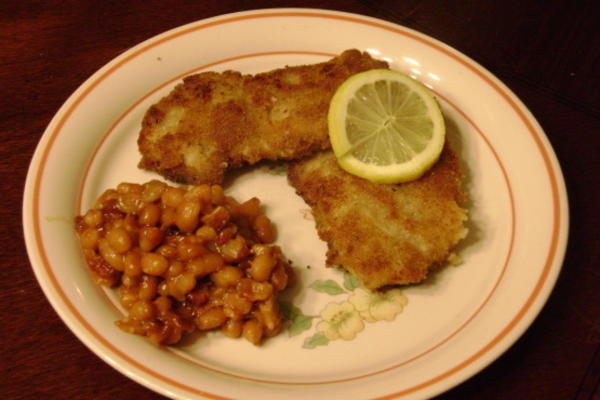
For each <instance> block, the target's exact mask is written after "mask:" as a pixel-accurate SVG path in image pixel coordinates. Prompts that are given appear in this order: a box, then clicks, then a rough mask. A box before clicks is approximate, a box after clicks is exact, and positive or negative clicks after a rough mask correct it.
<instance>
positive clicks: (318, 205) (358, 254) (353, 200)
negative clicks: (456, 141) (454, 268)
mask: <svg viewBox="0 0 600 400" xmlns="http://www.w3.org/2000/svg"><path fill="white" fill-rule="evenodd" d="M288 180H289V182H290V183H291V185H292V186H293V187H294V188H296V191H297V192H298V194H299V195H300V196H302V197H303V198H304V200H305V201H306V203H308V204H309V205H310V206H311V207H312V211H313V215H314V217H315V221H316V225H317V231H318V234H319V236H320V238H321V239H323V240H324V241H325V242H327V245H328V251H327V265H328V266H338V265H339V266H342V267H343V268H345V269H346V270H348V271H349V272H351V273H352V274H354V275H355V276H356V277H357V278H358V279H359V280H360V281H361V283H362V284H363V285H364V286H365V287H367V288H369V289H372V290H375V289H378V288H381V287H383V286H386V285H394V284H408V283H417V282H420V281H422V280H423V279H425V278H426V277H427V275H428V273H429V271H430V270H432V269H435V268H437V267H439V266H440V265H441V264H442V263H444V262H445V261H446V260H447V259H448V258H449V257H451V254H452V249H453V247H454V246H455V245H456V243H457V242H458V241H459V240H461V239H462V238H464V237H465V236H466V233H467V229H466V228H465V226H464V222H465V220H466V219H467V211H466V210H465V209H464V208H462V206H463V205H464V203H465V200H466V199H465V194H464V192H463V190H462V185H461V180H462V170H461V165H460V161H459V159H458V157H457V156H456V155H455V154H454V152H453V151H452V150H451V149H450V148H449V147H448V146H446V148H445V149H444V151H443V152H442V155H441V156H440V159H439V160H438V162H437V163H436V164H435V165H434V166H433V167H432V168H431V169H430V170H429V171H428V172H426V173H425V175H423V176H422V177H421V178H420V179H417V180H415V181H412V182H407V183H401V184H396V185H382V184H375V183H371V182H369V181H367V180H365V179H362V178H359V177H356V176H354V175H351V174H349V173H347V172H345V171H344V170H342V169H341V168H340V167H339V166H338V163H337V161H336V158H335V156H334V155H333V153H332V152H330V151H328V152H320V153H319V154H316V155H314V156H313V157H311V158H308V159H306V160H302V161H297V162H294V163H292V165H291V166H290V167H289V169H288Z"/></svg>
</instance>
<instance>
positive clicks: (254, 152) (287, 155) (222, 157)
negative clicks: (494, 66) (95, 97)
mask: <svg viewBox="0 0 600 400" xmlns="http://www.w3.org/2000/svg"><path fill="white" fill-rule="evenodd" d="M374 68H388V65H387V63H385V62H384V61H378V60H375V59H373V58H371V56H369V54H368V53H366V52H364V53H361V52H359V51H358V50H347V51H345V52H343V53H342V54H341V55H340V56H338V57H335V58H333V59H331V60H329V61H327V62H324V63H320V64H314V65H304V66H293V67H285V68H281V69H276V70H273V71H270V72H265V73H260V74H257V75H242V74H241V73H239V72H236V71H225V72H223V73H216V72H204V73H200V74H196V75H192V76H189V77H187V78H185V79H184V80H183V83H181V84H179V85H177V86H176V87H175V88H174V89H173V91H172V92H171V93H170V94H169V95H168V96H166V97H164V98H163V99H161V100H160V101H159V102H158V103H157V104H155V105H153V106H151V107H150V109H149V110H148V111H147V113H146V115H145V117H144V120H143V122H142V129H141V132H140V135H139V138H138V146H139V150H140V152H141V154H142V159H141V161H140V163H139V166H140V168H143V169H147V170H151V171H155V172H158V173H159V174H161V175H163V176H164V177H166V178H168V179H171V180H173V181H176V182H181V183H195V184H198V183H220V182H221V181H222V180H223V176H224V173H225V171H226V170H228V169H231V168H236V167H240V166H242V165H245V164H248V165H251V164H254V163H257V162H259V161H261V160H282V159H283V160H286V159H287V160H289V159H296V158H299V157H303V156H306V155H308V154H311V153H313V152H315V151H318V150H324V149H328V148H330V143H329V137H328V133H327V111H328V108H329V102H330V99H331V97H332V96H333V94H334V92H335V90H336V89H337V88H338V86H339V85H340V84H341V83H342V82H343V81H344V80H346V79H347V78H348V77H349V76H351V75H353V74H356V73H358V72H362V71H366V70H369V69H374Z"/></svg>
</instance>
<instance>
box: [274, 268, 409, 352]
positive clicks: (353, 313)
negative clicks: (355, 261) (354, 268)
mask: <svg viewBox="0 0 600 400" xmlns="http://www.w3.org/2000/svg"><path fill="white" fill-rule="evenodd" d="M308 287H309V288H311V289H313V290H315V291H317V292H319V293H322V294H326V295H329V296H340V295H346V296H347V297H346V298H347V300H346V301H342V302H341V303H333V302H331V303H328V304H327V305H326V306H325V308H324V309H323V310H322V311H321V312H320V313H319V315H306V314H304V313H303V312H302V310H301V309H300V308H298V307H296V306H294V305H293V304H291V303H287V302H282V303H281V304H280V305H281V310H282V312H283V314H284V316H285V318H286V319H287V320H288V321H289V325H288V332H289V335H290V336H296V335H300V334H301V333H303V332H305V331H307V330H309V329H311V328H312V327H313V320H315V319H316V320H319V322H318V323H317V324H316V332H315V333H314V334H313V335H312V336H309V337H307V338H305V340H304V344H303V347H304V348H305V349H314V348H315V347H317V346H325V345H327V344H329V342H330V341H331V340H336V339H344V340H352V339H354V338H355V337H356V335H357V334H358V333H359V332H361V331H362V330H364V329H365V322H370V323H374V322H377V321H392V320H393V319H395V318H396V316H397V315H398V314H400V313H401V312H402V310H403V309H404V307H405V306H406V304H407V303H408V299H407V298H406V296H404V295H403V294H402V291H401V290H400V289H397V288H394V289H389V290H387V291H381V292H371V291H369V290H367V289H365V288H363V287H361V286H360V283H359V282H358V280H357V279H356V278H355V277H354V276H352V275H351V274H349V273H344V279H343V282H342V284H339V283H338V282H336V281H334V280H332V279H327V280H316V281H314V282H313V283H311V284H310V285H308Z"/></svg>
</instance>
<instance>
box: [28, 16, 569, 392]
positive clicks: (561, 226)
mask: <svg viewBox="0 0 600 400" xmlns="http://www.w3.org/2000/svg"><path fill="white" fill-rule="evenodd" d="M282 16H294V17H322V18H332V17H333V18H337V19H341V20H345V21H347V22H354V23H361V24H366V25H370V26H372V27H376V28H383V29H386V30H391V31H393V32H396V33H400V34H403V35H404V36H411V37H412V38H413V39H417V40H419V41H420V42H426V44H428V45H429V46H432V47H434V48H437V49H438V50H440V51H442V52H443V53H445V54H447V55H450V56H451V57H452V58H453V59H455V60H458V61H459V62H460V63H461V65H462V66H464V67H467V68H469V69H470V70H471V71H473V72H475V73H476V75H478V76H480V77H481V78H483V79H484V80H485V81H486V82H488V83H489V84H490V86H492V87H493V88H494V89H495V91H496V92H497V93H498V94H500V95H501V96H502V97H503V98H504V99H505V101H506V102H507V103H508V104H509V105H511V107H512V109H513V110H514V111H515V112H516V113H517V115H518V116H519V118H520V120H521V121H522V122H523V123H524V124H525V125H526V126H527V129H528V131H529V132H530V133H531V135H532V137H533V138H534V140H535V144H536V146H537V148H538V150H539V151H540V154H541V155H542V158H543V160H544V167H545V169H546V171H547V172H548V175H549V178H550V182H551V185H550V186H551V189H552V199H553V210H554V213H553V218H554V220H555V223H554V226H555V228H556V226H557V225H558V228H556V229H554V232H553V234H552V239H551V246H550V250H549V251H548V256H547V258H546V262H545V264H544V268H543V274H542V276H541V277H540V279H539V280H538V282H537V284H536V287H535V289H534V291H533V292H532V294H531V295H530V297H529V298H528V301H527V302H526V304H525V305H524V306H523V308H521V311H520V312H519V313H518V314H517V316H515V317H514V319H513V320H512V321H511V324H509V325H508V326H507V327H506V328H505V329H504V330H503V331H501V332H500V333H498V335H497V336H496V337H495V340H494V341H492V342H493V344H492V343H490V344H489V345H488V346H485V347H484V349H487V348H488V347H490V350H493V349H494V346H496V344H498V342H500V341H501V340H505V343H506V345H505V346H502V349H500V350H497V351H496V353H497V354H495V355H493V356H492V358H491V360H489V361H488V362H484V363H482V364H483V365H480V366H479V368H476V369H475V370H474V372H471V373H469V374H467V376H466V377H464V379H462V380H460V381H453V382H450V384H449V385H448V386H449V387H453V386H455V385H457V384H458V383H460V382H462V381H463V380H465V379H467V378H469V377H471V376H473V375H474V374H476V373H477V372H479V371H480V370H481V369H483V368H485V367H486V366H487V365H489V364H490V363H491V362H492V361H493V360H495V359H496V358H497V357H498V356H500V355H501V354H502V353H504V352H505V351H506V350H507V349H508V348H509V347H510V346H512V344H513V343H514V342H515V341H516V340H517V339H518V338H519V337H520V336H521V335H522V334H523V333H524V332H525V330H526V329H527V328H528V327H529V326H530V325H531V323H532V322H533V320H534V319H535V318H536V317H537V315H538V314H539V312H540V310H541V308H542V307H543V305H544V304H545V303H546V301H547V299H548V297H549V295H550V293H551V292H552V289H553V288H554V285H555V282H556V279H557V277H558V274H559V272H560V270H561V266H562V263H563V260H564V255H565V252H566V244H567V240H568V237H567V236H568V223H569V221H568V218H569V215H568V214H569V212H568V199H567V192H566V188H565V185H564V177H563V176H562V171H561V168H560V165H559V163H558V160H557V159H556V155H555V154H554V151H553V148H552V146H551V145H550V143H549V141H548V138H547V137H546V135H545V133H544V132H543V130H542V128H541V127H540V126H539V124H538V123H537V121H536V120H535V118H534V117H533V115H532V114H531V112H530V111H529V110H528V109H527V107H526V106H525V105H524V104H523V103H522V102H521V101H520V100H519V99H518V98H517V97H516V95H515V94H514V93H512V91H510V89H509V88H508V87H506V86H505V85H504V84H503V83H502V82H501V81H499V80H498V79H497V78H496V77H495V76H493V75H492V74H491V73H490V72H489V71H487V70H486V69H485V68H483V67H482V66H481V65H479V64H478V63H477V62H475V61H473V60H472V59H470V58H469V57H467V56H466V55H464V54H462V53H460V52H458V51H457V50H455V49H454V48H452V47H450V46H448V45H446V44H444V43H442V42H440V41H438V40H437V39H434V38H432V37H430V36H427V35H424V34H422V33H419V32H417V31H414V30H413V29H411V28H407V27H404V26H401V25H398V24H394V23H391V22H388V21H384V20H380V19H376V18H372V17H368V16H363V15H359V14H353V13H346V12H340V11H331V10H321V9H309V8H281V9H262V10H251V11H243V12H236V13H230V14H224V15H220V16H216V17H212V18H207V19H202V20H198V21H194V22H191V23H189V24H186V25H182V26H180V27H176V28H173V29H171V30H168V31H166V32H163V33H160V34H158V35H155V36H153V37H151V38H149V39H147V40H145V41H143V42H141V43H140V44H138V45H136V46H134V47H132V48H131V49H129V50H127V51H126V52H124V53H123V54H121V55H120V56H117V57H115V58H114V59H113V60H111V61H109V62H108V63H107V64H105V65H104V66H103V67H101V68H100V69H99V70H98V71H97V72H96V73H94V74H93V75H92V76H91V77H90V78H88V79H87V80H86V81H85V82H84V83H82V84H81V85H80V86H79V88H78V89H77V90H76V91H75V92H73V94H71V96H69V98H68V99H67V100H66V101H65V103H64V104H63V106H61V108H60V109H59V110H58V111H57V113H56V114H55V116H54V117H53V119H52V121H51V122H50V124H49V125H48V127H47V128H46V130H45V132H44V134H43V136H42V138H41V140H40V142H39V143H38V146H37V147H36V150H35V153H34V157H33V159H32V162H31V164H30V168H29V171H28V173H27V181H26V185H25V194H24V201H23V211H22V212H23V226H24V233H25V239H26V245H27V250H28V254H29V258H30V262H31V264H32V268H33V269H34V272H35V274H36V278H37V279H38V282H39V283H40V286H42V289H43V290H44V293H45V295H46V297H47V298H48V299H49V300H50V302H51V304H52V305H53V307H54V308H55V310H56V311H57V313H58V314H59V316H60V317H61V319H63V321H64V322H65V323H66V325H67V326H68V327H69V328H70V330H71V331H73V332H74V333H76V335H77V337H78V338H79V339H80V340H81V341H82V342H83V343H84V344H86V346H87V347H88V348H90V350H92V351H93V352H94V353H95V354H97V355H98V356H100V358H101V359H103V360H104V361H105V362H107V363H108V364H109V365H111V366H113V368H115V369H117V370H119V371H121V372H123V373H124V374H125V375H126V376H128V377H130V378H132V379H134V380H135V381H137V382H139V383H142V384H144V385H145V386H147V387H150V388H151V389H152V390H155V391H157V392H160V393H165V389H164V388H162V387H160V386H158V385H155V384H153V383H151V382H144V381H143V378H141V377H140V376H139V375H137V376H136V374H135V373H134V372H133V371H130V370H128V369H127V368H124V367H123V365H122V364H119V363H118V362H117V361H116V360H113V359H111V358H110V357H108V356H106V355H105V354H103V353H102V352H101V351H100V350H99V349H97V348H96V345H95V344H93V343H88V338H87V337H86V338H85V339H86V340H84V338H82V336H81V335H82V334H81V332H79V327H77V329H74V328H73V326H72V325H73V324H74V323H76V322H72V321H70V318H67V317H66V316H64V315H63V313H64V310H63V311H62V312H59V308H60V307H59V308H57V304H58V302H59V301H64V299H57V298H55V294H54V293H49V292H50V291H51V290H50V289H48V288H47V287H45V285H44V284H42V281H41V273H40V272H39V271H37V268H36V267H35V265H34V264H35V262H34V259H33V257H32V252H33V251H35V250H36V247H35V246H34V244H33V243H30V239H28V238H31V232H30V231H29V229H30V226H29V223H30V221H29V220H28V219H29V217H30V216H29V215H28V213H29V212H30V210H28V209H27V206H28V201H29V200H28V199H30V197H31V195H32V194H33V197H34V198H39V187H40V183H41V176H42V173H41V171H42V170H43V168H41V169H40V168H39V167H38V168H35V167H36V166H37V164H40V165H43V164H44V162H45V161H46V160H45V159H44V155H43V154H42V155H40V154H39V153H40V152H42V150H44V149H48V148H51V146H52V143H53V140H54V139H55V137H56V136H57V134H58V132H59V131H60V129H61V127H62V125H63V124H64V123H65V121H66V120H67V119H68V117H69V115H70V114H71V112H72V111H73V110H74V109H75V108H76V106H77V104H79V102H80V101H81V100H82V99H83V98H84V97H85V96H86V95H87V94H89V93H90V92H91V91H92V90H93V89H94V87H95V86H97V85H98V84H99V83H100V82H101V81H102V80H103V79H104V78H105V77H106V76H108V75H109V74H110V73H111V72H112V71H114V70H116V69H118V68H119V67H120V66H121V65H123V64H124V63H126V62H127V61H128V60H130V59H133V58H135V57H136V56H138V55H139V54H142V53H143V52H144V51H146V50H148V49H150V48H152V47H154V46H157V45H159V44H161V43H163V42H165V41H167V40H171V39H175V38H176V37H178V36H182V35H185V34H186V33H189V32H192V31H196V30H199V29H202V28H204V27H209V26H214V25H217V24H222V23H232V22H236V21H240V20H245V19H248V18H266V17H282ZM51 128H52V129H51ZM52 134H54V135H52ZM45 139H47V141H46V140H45ZM34 175H35V177H34ZM32 186H33V187H32ZM36 190H38V192H37V193H38V195H36ZM32 191H33V193H32ZM33 210H34V212H33V220H34V222H35V221H38V220H39V215H37V213H38V211H39V209H38V208H37V207H33ZM34 238H35V240H34V241H37V243H35V244H40V245H41V244H42V240H41V234H40V232H39V230H37V231H36V229H34ZM39 247H40V246H38V249H39ZM41 247H42V248H43V245H42V246H41ZM46 257H47V256H46V255H44V254H41V258H42V259H43V261H44V262H45V263H46V264H49V262H48V260H47V258H46ZM553 265H556V267H554V268H552V267H553ZM56 284H57V283H56V282H55V285H56ZM542 289H543V290H542ZM59 297H60V296H59ZM55 302H56V304H55ZM79 322H80V323H84V325H85V320H83V321H81V320H80V321H79ZM519 325H520V329H517V330H516V331H515V330H513V329H514V328H519ZM496 339H497V340H496ZM482 351H483V349H482ZM486 352H487V351H486ZM479 353H481V351H480V352H478V353H476V354H475V355H473V356H472V357H471V358H473V357H475V356H477V357H476V358H479V357H480V354H479ZM484 353H485V352H484ZM478 354H479V355H478ZM127 358H129V357H126V359H127ZM465 362H467V364H472V363H473V362H474V360H470V359H467V360H465ZM461 364H462V363H461ZM472 365H476V364H472ZM124 369H125V371H124ZM461 369H462V367H461ZM463 370H464V369H463ZM455 372H457V371H452V370H451V371H448V373H447V374H448V376H450V375H452V374H454V373H455ZM443 375H446V374H443ZM446 377H447V376H444V377H443V378H440V379H441V380H443V379H445V378H446ZM163 378H166V377H164V376H163ZM140 379H141V380H142V381H140ZM167 380H168V378H167ZM166 383H170V384H175V386H176V387H180V388H181V386H182V385H181V383H178V382H166ZM427 383H428V382H425V383H424V384H427ZM431 384H432V383H429V385H431ZM449 387H445V388H444V389H443V390H442V391H445V390H447V389H448V388H449ZM192 389H193V392H194V393H196V394H200V395H203V396H209V397H213V396H215V395H214V394H211V393H206V392H203V391H202V390H199V389H197V388H192ZM405 392H406V391H403V392H395V393H392V394H390V395H389V396H394V397H395V396H401V395H403V394H406V393H405Z"/></svg>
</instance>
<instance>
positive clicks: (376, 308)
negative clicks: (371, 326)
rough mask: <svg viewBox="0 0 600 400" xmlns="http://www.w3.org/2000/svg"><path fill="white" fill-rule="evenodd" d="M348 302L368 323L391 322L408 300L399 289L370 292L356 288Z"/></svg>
mask: <svg viewBox="0 0 600 400" xmlns="http://www.w3.org/2000/svg"><path fill="white" fill-rule="evenodd" d="M348 301H349V302H350V303H352V304H353V305H354V307H355V308H356V309H357V310H358V311H359V313H360V315H361V317H362V318H363V319H364V320H365V321H369V322H374V321H381V320H386V321H392V320H393V319H394V318H396V315H398V314H399V313H401V312H402V309H403V308H404V306H405V305H406V304H407V303H408V299H407V298H406V296H404V295H403V294H402V291H401V290H400V289H389V290H387V291H385V292H371V291H368V290H367V289H363V288H357V289H356V290H354V293H353V294H352V296H350V298H349V299H348Z"/></svg>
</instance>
